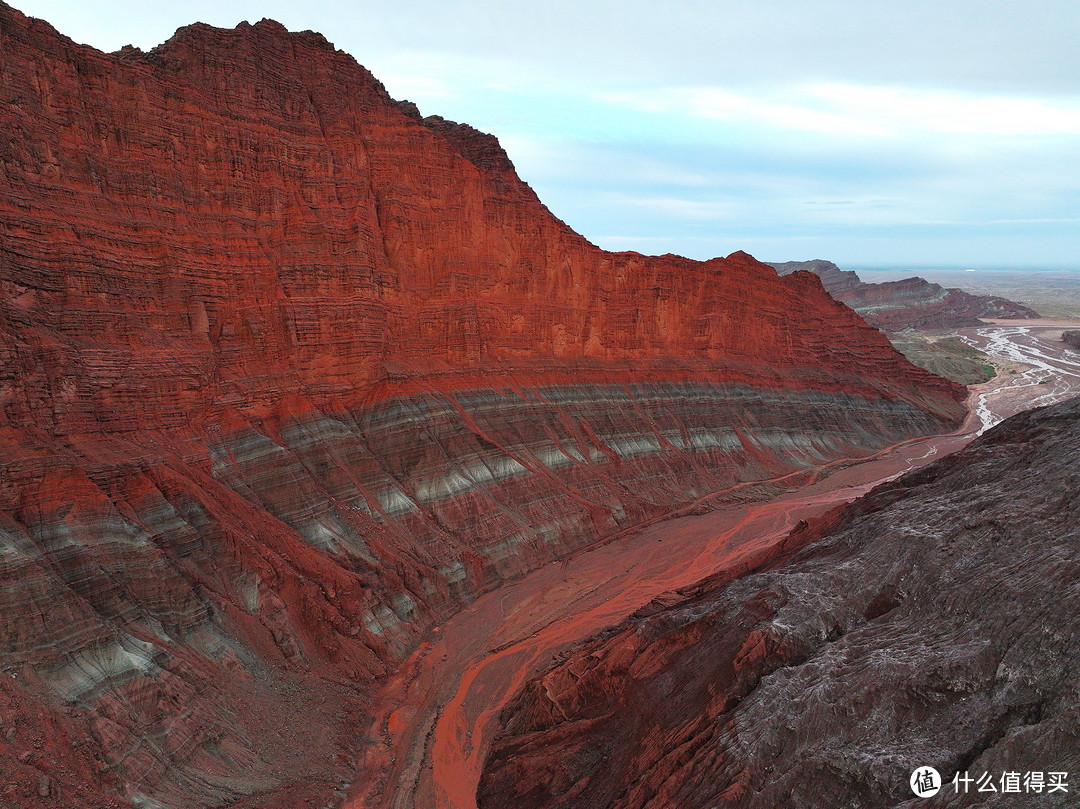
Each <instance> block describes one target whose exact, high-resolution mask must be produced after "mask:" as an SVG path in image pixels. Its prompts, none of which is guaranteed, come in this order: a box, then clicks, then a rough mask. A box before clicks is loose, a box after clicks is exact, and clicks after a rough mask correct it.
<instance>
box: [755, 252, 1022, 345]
mask: <svg viewBox="0 0 1080 809" xmlns="http://www.w3.org/2000/svg"><path fill="white" fill-rule="evenodd" d="M769 266H771V267H773V268H774V269H775V270H776V272H777V273H779V274H780V275H790V274H791V273H793V272H812V273H814V274H815V275H817V276H818V277H819V278H821V283H822V284H823V285H824V287H825V289H826V291H827V292H828V293H829V294H830V295H832V296H833V297H834V298H836V300H838V301H843V302H844V303H846V304H847V305H848V306H850V307H851V308H852V309H854V310H855V311H856V312H858V313H859V314H860V315H862V316H863V318H864V319H865V320H866V322H867V323H869V324H870V325H871V326H876V327H877V328H879V329H881V330H882V331H887V332H898V331H903V330H904V329H920V330H924V331H925V330H942V331H949V330H952V329H960V328H965V327H967V326H979V325H982V321H981V320H979V318H982V317H989V318H1018V319H1025V318H1036V317H1039V313H1038V312H1036V311H1034V310H1033V309H1030V308H1028V307H1027V306H1024V305H1023V304H1022V303H1017V302H1016V301H1010V300H1009V299H1008V298H1000V297H997V296H995V295H972V294H971V293H970V292H964V291H963V290H962V289H946V288H945V287H943V286H941V285H940V284H932V283H930V282H929V281H927V280H926V279H924V278H919V277H912V278H905V279H903V280H901V281H887V282H885V283H882V284H870V283H866V282H865V281H863V280H862V279H860V278H859V276H858V275H857V274H856V273H854V272H852V271H851V270H841V269H840V268H839V267H837V266H836V265H835V264H833V263H832V262H831V261H825V260H823V259H814V260H813V261H785V262H781V263H771V264H770V265H769Z"/></svg>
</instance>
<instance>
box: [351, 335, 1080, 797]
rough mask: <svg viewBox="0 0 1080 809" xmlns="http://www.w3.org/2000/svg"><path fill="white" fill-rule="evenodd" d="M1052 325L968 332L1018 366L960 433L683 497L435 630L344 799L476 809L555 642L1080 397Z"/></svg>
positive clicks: (1070, 361) (378, 702)
mask: <svg viewBox="0 0 1080 809" xmlns="http://www.w3.org/2000/svg"><path fill="white" fill-rule="evenodd" d="M1055 329H1056V331H1057V333H1060V329H1061V325H1060V324H1055V325H1054V326H1052V327H1041V326H1035V325H1031V324H1027V323H1024V324H1020V325H1017V324H1016V323H1015V322H1013V323H1004V324H1001V325H994V326H988V327H984V328H980V329H973V330H966V331H965V332H963V336H964V337H965V339H966V340H968V341H969V342H970V343H972V344H975V345H977V346H979V347H980V348H982V349H983V350H984V351H987V352H988V353H990V354H991V355H993V356H995V357H996V358H998V359H999V360H1000V361H1001V362H1003V363H1013V365H1012V366H1011V367H1012V369H1014V370H1016V373H1015V374H1010V373H1008V372H1006V373H1003V374H1001V375H999V376H998V377H997V378H996V379H995V380H993V381H991V382H989V383H986V384H985V385H980V386H978V387H976V388H973V389H972V392H971V395H970V396H969V399H968V404H969V413H970V415H969V417H968V419H967V422H966V424H965V426H964V428H962V429H961V430H960V431H959V432H958V433H955V434H953V435H948V436H936V437H932V438H926V439H918V440H914V441H908V442H904V443H902V444H897V445H895V446H893V447H889V448H887V449H885V450H883V451H882V452H879V453H877V454H876V455H873V456H870V457H869V458H867V459H864V460H862V461H860V462H859V463H856V464H853V465H851V464H846V463H836V464H832V465H830V467H831V468H826V469H825V471H826V472H827V473H828V474H827V476H825V477H823V478H822V479H820V480H818V481H817V482H815V483H813V484H810V485H806V486H802V487H800V488H798V489H797V490H796V491H791V492H787V493H785V494H781V495H779V496H777V497H774V498H772V499H769V500H766V501H763V502H754V503H744V504H738V505H727V506H721V507H719V508H716V509H715V510H711V511H709V512H708V513H705V514H694V513H692V512H694V511H695V510H700V507H701V506H702V505H703V504H702V503H698V504H696V505H697V506H698V509H695V504H691V505H690V506H687V507H685V508H683V509H680V510H679V511H678V512H675V513H674V514H671V515H667V517H666V518H665V519H663V520H659V521H655V522H653V523H652V524H648V525H644V526H637V527H636V528H635V529H633V530H632V531H630V532H626V533H624V534H621V535H619V536H617V537H616V538H614V539H613V540H609V541H607V542H605V543H604V544H601V545H598V546H594V547H592V548H590V549H588V550H586V551H583V552H580V553H578V554H575V555H574V556H572V557H570V558H568V559H564V560H562V561H559V562H553V563H551V564H549V565H547V566H545V567H544V568H541V569H539V570H536V571H534V572H533V573H531V574H529V575H528V576H526V577H524V578H522V579H520V580H518V581H514V582H510V583H508V584H506V585H504V586H503V587H501V588H499V589H498V590H496V591H493V592H491V593H488V594H487V595H485V596H483V597H481V598H480V599H478V600H477V601H475V602H474V603H473V604H472V605H470V606H469V607H468V608H467V609H465V610H463V611H462V612H460V613H458V614H457V615H455V616H454V617H453V618H451V619H450V620H449V621H448V622H447V623H446V624H445V625H444V626H442V627H438V628H436V629H434V630H433V631H432V632H431V634H430V636H429V638H428V640H427V641H426V642H425V643H423V644H422V645H421V646H420V648H419V649H417V651H416V652H415V653H414V654H413V655H412V657H410V658H409V660H408V661H406V662H405V663H404V664H403V665H402V666H401V667H400V668H399V669H398V671H397V672H396V673H395V674H394V675H393V676H392V677H390V678H389V679H388V680H387V681H386V682H385V683H384V684H383V685H382V687H381V688H380V689H379V691H378V692H377V693H376V695H375V699H374V719H373V721H372V723H371V726H370V727H369V728H368V729H367V738H368V743H367V745H366V747H365V752H364V754H363V755H362V756H361V759H360V761H359V769H358V773H357V779H356V781H355V782H354V784H353V786H352V789H351V790H350V792H349V798H348V799H347V800H346V802H345V804H344V805H345V807H347V808H348V809H475V807H476V800H475V795H476V787H477V783H478V781H479V778H480V772H481V768H482V766H483V760H484V756H485V755H486V752H487V747H488V744H489V741H490V738H491V735H492V734H493V733H494V732H496V730H497V727H498V721H497V720H498V715H499V712H500V711H501V710H502V708H503V706H504V705H505V704H506V702H507V701H508V700H509V699H510V698H511V697H512V696H513V695H514V694H515V693H516V691H517V690H518V689H519V688H520V686H521V685H522V684H523V683H524V682H525V680H527V679H528V678H529V677H531V676H533V675H535V674H537V673H539V672H540V671H541V670H543V669H544V668H546V666H547V665H548V664H549V663H550V661H551V660H552V658H553V657H555V656H556V655H557V654H558V653H559V652H560V651H561V650H563V649H565V648H566V647H568V646H569V645H571V644H573V643H575V642H577V641H579V640H582V639H584V638H586V637H588V636H589V635H591V634H594V633H595V632H597V631H599V630H601V629H603V628H605V627H608V626H611V625H613V624H616V623H618V622H619V621H620V620H622V619H623V618H624V617H626V616H627V615H629V614H630V613H632V612H634V611H635V610H636V609H638V608H639V607H641V606H643V605H645V604H647V603H648V602H649V601H651V600H652V599H653V598H655V597H657V596H659V595H660V594H662V593H664V592H667V591H671V590H674V589H677V588H680V587H685V586H687V585H690V584H693V583H694V582H696V581H698V580H700V579H702V578H704V577H706V576H709V575H712V574H714V573H717V572H719V571H721V570H725V569H732V568H737V567H738V566H739V565H746V564H747V563H748V562H750V561H751V560H753V559H755V558H759V557H760V556H761V554H762V553H764V552H765V551H766V550H767V549H768V547H769V546H771V545H772V544H774V543H775V542H777V541H778V540H780V539H782V538H783V537H784V536H786V535H787V534H788V532H789V531H790V530H791V529H792V528H793V527H794V526H795V525H796V523H797V522H798V521H799V520H805V519H808V518H810V517H814V516H818V515H820V514H822V513H824V512H825V511H827V510H829V509H830V508H832V507H833V506H836V505H838V504H841V503H846V502H850V501H852V500H854V499H856V498H857V497H859V496H861V495H863V494H865V493H866V492H867V491H869V490H870V489H871V488H873V487H874V486H876V485H878V484H879V483H882V482H885V481H887V480H891V479H892V478H895V477H897V476H899V475H901V474H903V473H904V472H907V471H908V470H910V469H913V468H916V467H919V466H922V465H924V464H926V463H929V462H930V461H931V460H934V459H935V458H938V457H941V456H943V455H946V454H948V453H951V452H955V451H956V450H958V449H960V448H961V447H963V446H964V445H966V444H967V443H968V442H969V441H970V440H971V438H972V437H973V436H974V435H977V434H978V433H981V432H982V431H983V430H985V429H987V427H989V426H991V425H992V424H994V423H996V422H997V421H1000V420H1001V419H1002V418H1005V417H1007V416H1009V415H1012V414H1014V413H1016V412H1019V411H1020V410H1024V409H1027V408H1029V407H1033V406H1036V405H1037V404H1050V403H1052V402H1054V401H1061V400H1062V399H1066V398H1069V397H1070V396H1074V395H1077V394H1080V355H1078V354H1076V353H1074V352H1069V351H1067V350H1066V349H1065V347H1064V346H1063V345H1062V344H1061V343H1060V342H1058V341H1056V340H1055V339H1054V337H1055V336H1056V335H1055V333H1054V330H1055ZM1044 380H1046V381H1045V382H1044ZM797 476H803V478H804V479H805V473H796V474H795V475H789V476H785V478H778V479H776V480H775V481H773V483H775V484H778V485H780V486H783V485H784V483H785V482H795V481H794V478H796V477H797ZM786 478H792V479H793V480H792V481H786ZM718 494H730V492H728V493H718ZM715 496H716V495H711V496H710V497H715ZM706 499H708V498H706Z"/></svg>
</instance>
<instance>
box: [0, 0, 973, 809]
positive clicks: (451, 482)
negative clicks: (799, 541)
mask: <svg viewBox="0 0 1080 809" xmlns="http://www.w3.org/2000/svg"><path fill="white" fill-rule="evenodd" d="M0 76H2V78H0V86H2V87H3V88H4V93H5V94H6V97H5V99H4V103H3V105H0V632H2V642H0V672H2V675H3V676H2V677H0V683H2V686H0V692H2V695H0V760H2V762H3V764H4V767H5V778H4V781H3V783H2V784H0V800H2V802H3V803H4V805H5V806H9V805H10V806H31V805H41V806H53V805H60V804H61V803H62V804H63V805H65V806H69V807H72V808H73V809H77V808H78V807H105V806H114V805H126V804H127V803H129V802H130V803H131V804H133V805H139V806H155V807H156V806H169V807H196V806H197V807H206V806H217V805H228V804H233V805H236V806H241V805H242V806H245V807H254V806H294V805H303V802H304V801H305V800H307V799H311V800H321V801H325V800H333V799H334V796H335V795H338V796H340V794H342V793H341V792H340V789H341V788H342V786H343V784H344V782H345V781H347V780H348V779H349V778H351V777H352V775H353V769H352V768H353V766H354V763H355V760H356V753H357V749H358V746H359V745H360V744H362V743H363V740H362V739H359V738H357V734H356V732H355V728H356V727H358V726H359V722H358V721H357V717H358V716H359V715H360V714H362V712H363V711H364V710H365V703H364V697H365V693H367V692H366V689H367V687H368V686H369V685H370V684H371V683H372V682H373V681H375V680H377V679H378V678H379V677H381V676H382V675H384V674H385V673H386V672H387V671H389V670H391V669H392V668H393V667H394V666H395V665H396V664H397V663H398V662H399V661H400V660H401V659H402V658H403V656H404V655H405V654H406V653H407V652H409V651H410V650H411V649H413V648H414V647H415V646H416V644H417V643H418V642H419V640H420V639H421V638H422V636H423V635H424V633H426V632H427V631H428V630H429V628H430V627H431V626H432V624H434V623H436V622H438V621H440V620H441V619H443V618H445V617H446V616H448V615H450V614H452V613H454V612H455V611H456V610H458V609H460V608H461V607H462V606H463V605H465V604H467V603H469V602H470V601H471V600H472V599H474V598H475V597H476V595H477V594H478V593H481V592H483V591H485V590H489V589H491V588H492V587H494V586H496V585H497V584H498V583H499V582H500V581H503V580H505V579H507V578H508V577H513V576H518V575H521V574H524V573H526V572H527V571H529V570H531V569H533V568H535V567H537V566H538V565H541V564H543V563H544V562H546V561H549V560H551V559H553V558H558V557H561V556H564V555H566V554H567V553H569V552H572V551H574V550H576V549H578V548H581V547H583V546H585V545H588V544H589V543H591V542H594V541H596V540H597V539H598V538H602V537H604V536H608V535H612V534H613V533H615V532H617V531H618V530H620V529H622V528H624V527H626V526H628V525H631V524H634V523H635V522H637V521H640V520H642V519H646V518H649V517H653V516H656V515H660V514H664V513H666V512H667V511H669V510H671V509H672V508H674V507H676V506H678V505H680V504H684V503H688V502H691V501H693V500H695V499H696V498H698V497H700V496H701V495H703V494H705V493H707V492H711V491H716V490H722V489H724V488H725V487H727V486H729V485H731V484H733V483H735V482H737V481H744V480H755V479H765V478H770V477H773V476H776V475H779V474H783V473H785V472H790V471H792V470H799V469H803V468H808V467H812V466H815V465H818V464H821V463H823V462H826V461H830V460H834V459H837V458H844V457H858V456H862V455H866V454H868V453H871V452H874V451H875V450H877V449H880V448H881V447H883V446H886V445H889V444H891V443H894V442H897V441H901V440H905V439H907V438H910V437H913V436H917V435H921V434H928V433H934V432H941V431H945V430H948V429H950V428H952V427H954V426H955V425H956V424H957V423H958V421H959V419H960V418H961V417H962V415H963V411H964V408H963V405H962V400H963V395H964V392H963V390H962V389H961V388H959V387H958V386H955V385H952V384H951V383H948V382H946V381H944V380H941V379H939V378H936V377H934V376H932V375H930V374H927V373H925V372H923V371H921V370H920V369H918V368H915V367H914V366H912V365H911V364H909V363H908V362H907V361H905V360H904V359H903V357H901V356H900V355H899V354H897V353H896V352H895V351H893V349H892V348H891V347H890V345H889V344H888V342H887V341H886V340H885V338H884V337H883V336H882V335H881V334H880V333H878V332H877V331H875V330H873V329H869V328H868V327H866V325H865V324H864V323H863V322H862V321H861V320H860V319H859V318H858V317H857V316H856V315H855V314H854V313H852V312H851V310H849V309H848V308H847V307H845V306H842V305H840V304H838V303H836V302H834V301H833V300H832V299H831V298H829V296H828V295H827V294H826V293H825V292H824V290H823V289H822V288H821V285H820V283H819V282H818V280H817V279H816V277H815V276H813V275H811V274H809V273H796V274H794V275H792V276H790V277H787V278H779V277H778V276H777V275H776V274H775V273H774V272H773V271H772V270H771V269H769V268H768V267H766V266H765V265H763V264H760V263H759V262H757V261H755V260H754V259H752V258H750V257H749V256H746V255H744V254H741V253H736V254H734V255H732V256H729V257H728V258H726V259H714V260H712V261H708V262H695V261H690V260H687V259H683V258H680V257H677V256H662V257H645V256H641V255H638V254H636V253H607V252H604V251H601V250H599V249H598V248H596V247H595V246H593V245H591V244H590V243H588V242H587V241H586V240H585V239H583V238H582V237H581V236H579V235H577V234H576V233H574V232H573V231H571V230H570V229H569V228H568V227H567V226H566V225H565V224H563V223H562V222H560V221H559V220H558V219H556V218H555V217H553V216H552V215H551V214H550V213H549V212H548V211H547V209H546V208H544V206H543V205H542V204H541V203H540V202H539V200H538V199H537V198H536V196H535V194H534V193H533V192H532V190H531V189H530V188H529V187H528V186H527V185H525V184H524V183H523V182H521V180H520V179H519V178H518V177H517V175H516V173H515V172H514V169H513V167H512V166H511V165H510V162H509V160H508V159H507V156H506V155H505V153H504V152H503V151H502V149H501V148H500V147H499V145H498V143H497V142H496V141H495V139H494V138H492V137H490V136H488V135H484V134H482V133H479V132H477V131H476V130H474V129H472V128H470V127H468V126H463V125H457V124H453V123H450V122H448V121H444V120H442V119H440V118H434V117H432V118H421V117H420V116H419V113H418V112H417V111H416V108H415V107H414V106H413V105H411V104H408V103H405V102H402V103H398V102H395V101H393V100H392V99H391V98H390V97H389V96H388V95H387V94H386V92H385V90H384V88H383V87H382V85H381V84H380V83H379V82H378V81H376V80H375V79H374V78H373V77H372V76H371V75H370V74H369V73H368V72H367V71H366V70H364V68H362V67H360V66H359V65H358V64H357V63H356V62H355V61H354V60H353V59H352V58H351V57H350V56H348V55H347V54H344V53H342V52H340V51H336V50H335V49H334V47H333V46H332V45H330V44H329V43H328V42H327V41H326V40H325V39H324V38H323V37H321V36H320V35H318V34H314V33H311V32H305V33H298V34H296V33H293V34H290V33H288V32H287V31H286V30H285V29H284V28H283V27H282V26H280V25H279V24H277V23H274V22H272V21H263V22H260V23H258V24H256V25H249V24H247V23H243V24H241V25H239V26H237V28H236V29H234V30H222V29H215V28H211V27H209V26H206V25H202V24H197V25H193V26H190V27H187V28H183V29H181V30H179V31H178V32H177V33H176V35H175V36H174V37H173V38H172V39H170V40H169V41H168V42H166V43H165V44H164V45H162V46H160V47H158V48H156V49H154V50H153V51H150V52H149V53H143V52H141V51H138V50H136V49H133V48H125V49H123V50H121V51H119V52H117V53H115V54H104V53H100V52H98V51H95V50H93V49H91V48H89V47H85V46H80V45H76V44H74V43H73V42H71V41H70V40H69V39H67V38H65V37H63V36H61V35H59V34H58V33H56V32H55V31H54V30H53V29H52V28H51V27H50V26H48V25H47V24H46V23H44V22H41V21H38V20H33V19H29V18H26V17H25V16H23V15H22V14H20V13H19V12H17V11H15V10H14V9H12V8H10V7H9V6H6V5H4V4H3V3H0ZM253 795H254V796H262V797H258V798H245V796H253Z"/></svg>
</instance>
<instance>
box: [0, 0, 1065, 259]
mask: <svg viewBox="0 0 1080 809" xmlns="http://www.w3.org/2000/svg"><path fill="white" fill-rule="evenodd" d="M15 7H16V8H18V9H20V10H21V11H23V12H24V13H27V14H30V15H32V16H37V17H40V18H43V19H45V20H47V21H48V22H49V23H51V24H52V25H54V26H55V27H56V28H57V29H58V30H59V31H60V32H61V33H63V34H65V35H67V36H70V37H72V38H73V39H74V40H76V41H77V42H85V43H88V44H91V45H93V46H95V47H97V48H99V49H102V50H106V51H113V50H116V49H118V48H120V47H121V46H122V45H125V44H128V43H131V44H134V45H136V46H138V47H141V48H143V49H150V48H152V47H154V46H156V45H157V44H159V43H161V42H162V41H164V40H166V39H168V38H169V36H171V35H172V33H173V31H174V30H175V29H176V28H177V27H180V26H182V25H186V24H190V23H193V22H195V21H196V20H201V21H204V22H207V23H210V24H213V25H219V26H225V27H232V26H235V25H236V24H237V23H239V22H240V21H242V20H251V21H256V20H258V19H260V18H262V17H272V18H274V19H277V20H279V21H281V22H282V23H283V24H285V25H286V26H287V27H289V28H290V29H291V30H304V29H312V30H316V31H319V32H321V33H323V34H324V35H325V36H326V37H327V38H328V39H329V40H330V41H332V42H334V43H335V45H336V46H337V47H338V48H341V49H342V50H344V51H346V52H348V53H349V54H351V55H352V56H354V57H355V58H356V59H357V60H358V61H359V62H360V63H361V64H363V65H365V66H366V67H367V68H368V69H370V70H371V71H372V72H373V73H374V74H375V76H376V77H377V78H379V79H380V80H381V81H383V83H384V84H385V85H386V87H387V89H388V90H389V92H390V94H391V95H392V96H394V97H395V98H398V99H409V100H411V101H413V102H415V103H417V104H418V106H419V108H420V110H421V112H422V113H423V114H425V115H429V114H438V115H441V116H443V117H445V118H449V119H452V120H457V121H461V122H464V123H468V124H471V125H473V126H475V127H477V128H478V129H481V130H483V131H487V132H491V133H492V134H494V135H496V136H497V137H498V138H499V140H500V141H501V142H502V144H503V146H504V147H505V148H506V150H507V152H508V154H509V155H510V158H511V160H513V162H514V164H515V166H516V167H517V168H518V171H519V173H520V175H521V176H522V178H523V179H524V180H525V181H526V182H528V183H529V184H530V185H532V186H533V188H534V189H535V190H536V191H537V193H538V194H539V196H540V198H541V199H542V200H543V201H544V202H545V204H547V205H548V207H549V208H550V209H551V210H552V212H553V213H554V214H555V215H556V216H558V217H559V218H561V219H563V220H564V221H566V222H567V223H568V224H569V225H570V226H571V227H573V228H574V229H575V230H577V231H579V232H581V233H582V234H583V235H584V236H586V237H587V238H589V239H590V240H591V241H593V242H595V243H597V244H598V245H600V246H601V247H604V248H607V249H611V250H626V249H631V250H638V251H640V252H643V253H677V254H680V255H685V256H689V257H692V258H699V259H704V258H710V257H712V256H717V255H727V254H729V253H731V252H734V251H736V250H744V251H746V252H748V253H750V254H752V255H754V256H756V257H758V258H761V259H762V260H767V261H787V260H806V259H811V258H815V257H825V258H828V259H829V260H831V261H834V262H836V263H837V264H839V265H840V266H842V267H844V268H856V267H860V266H864V267H872V266H893V267H895V266H911V267H926V266H942V267H944V266H950V267H958V266H971V267H978V266H996V267H1002V268H1019V267H1025V266H1035V267H1038V266H1045V267H1055V268H1056V267H1063V268H1069V267H1076V266H1080V227H1078V224H1080V189H1078V187H1077V183H1076V181H1075V178H1076V177H1077V176H1080V55H1078V51H1077V49H1076V48H1075V41H1076V36H1077V33H1078V32H1080V8H1078V7H1077V6H1076V5H1075V4H1074V3H1072V2H1068V1H1067V0H1037V1H1034V2H1031V3H1028V4H1024V5H1023V7H1020V6H1019V5H1017V4H1009V3H1004V2H997V3H995V2H989V3H988V2H978V3H976V2H974V1H973V0H958V1H957V2H953V3H950V4H945V5H942V4H939V3H934V2H930V0H914V2H912V3H909V4H904V5H903V6H889V7H884V8H875V7H873V6H872V5H871V4H865V3H858V2H854V0H812V1H811V2H802V3H794V2H782V1H781V0H771V1H768V0H761V2H757V3H754V4H749V3H743V2H727V3H721V4H716V3H712V4H709V3H704V2H696V1H695V2H690V1H689V0H688V1H687V2H682V3H675V4H671V5H669V6H664V7H663V8H654V7H652V6H651V5H649V4H645V3H640V2H622V3H615V2H607V1H606V0H605V1H604V2H597V1H596V0H594V1H593V2H586V3H569V2H565V0H555V1H554V2H552V3H549V4H546V5H545V6H543V7H535V8H529V9H524V10H523V9H521V8H520V7H517V8H514V9H510V8H507V7H506V6H504V5H502V4H499V3H494V2H490V0H485V2H465V1H464V0H458V2H440V3H434V2H430V0H414V1H412V2H402V3H398V4H394V5H393V6H388V5H387V4H374V3H337V2H329V0H316V1H315V2H311V3H307V4H294V3H286V2H283V0H266V2H251V1H250V0H219V1H217V2H208V1H207V0H194V2H191V3H188V4H167V3H162V2H156V0H148V1H146V2H134V0H103V1H102V2H97V3H94V4H90V5H87V4H85V3H76V2H70V0H21V1H20V0H16V2H15Z"/></svg>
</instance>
